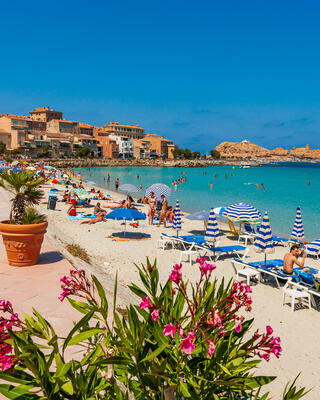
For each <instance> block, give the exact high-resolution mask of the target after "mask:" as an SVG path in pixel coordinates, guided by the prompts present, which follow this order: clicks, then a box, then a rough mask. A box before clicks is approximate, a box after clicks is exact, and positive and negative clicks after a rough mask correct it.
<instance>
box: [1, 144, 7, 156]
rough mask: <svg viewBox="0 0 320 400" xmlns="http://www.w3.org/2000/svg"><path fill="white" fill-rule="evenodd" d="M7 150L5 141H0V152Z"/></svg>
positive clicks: (3, 152)
mask: <svg viewBox="0 0 320 400" xmlns="http://www.w3.org/2000/svg"><path fill="white" fill-rule="evenodd" d="M6 151H7V146H6V145H5V143H3V142H1V141H0V154H5V153H6Z"/></svg>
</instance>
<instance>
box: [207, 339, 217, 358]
mask: <svg viewBox="0 0 320 400" xmlns="http://www.w3.org/2000/svg"><path fill="white" fill-rule="evenodd" d="M214 350H215V346H214V343H213V342H211V341H210V342H209V343H208V355H209V356H212V355H213V354H214Z"/></svg>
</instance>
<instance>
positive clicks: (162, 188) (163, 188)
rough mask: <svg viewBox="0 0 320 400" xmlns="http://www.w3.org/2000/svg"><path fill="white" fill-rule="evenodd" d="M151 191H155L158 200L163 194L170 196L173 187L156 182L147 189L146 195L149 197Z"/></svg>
mask: <svg viewBox="0 0 320 400" xmlns="http://www.w3.org/2000/svg"><path fill="white" fill-rule="evenodd" d="M151 192H153V193H154V195H155V197H156V198H157V200H160V198H161V195H165V196H166V197H168V196H170V194H171V189H170V188H169V186H167V185H165V184H164V183H154V184H153V185H151V186H149V187H148V188H147V189H146V194H145V196H146V197H147V198H149V196H150V193H151Z"/></svg>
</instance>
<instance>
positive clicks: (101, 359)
mask: <svg viewBox="0 0 320 400" xmlns="http://www.w3.org/2000/svg"><path fill="white" fill-rule="evenodd" d="M137 268H138V272H139V277H140V281H141V285H140V286H138V285H136V284H131V285H130V287H129V288H130V290H131V291H132V293H133V294H134V295H135V296H137V297H138V298H141V299H142V301H144V300H143V299H145V298H146V297H147V296H148V297H149V299H150V303H151V304H153V305H154V307H155V308H158V309H161V312H160V314H159V319H158V321H155V320H153V319H152V317H151V315H150V311H149V310H145V309H142V308H140V307H138V306H136V305H130V306H128V307H127V309H126V313H121V314H123V315H121V314H120V313H118V312H117V307H116V295H117V279H116V283H115V289H114V295H113V307H112V315H113V321H112V322H111V323H110V319H111V318H110V315H109V310H110V307H109V303H108V297H109V296H108V295H107V294H106V293H105V291H104V289H103V287H102V285H101V283H100V282H99V281H98V279H97V278H96V277H95V276H93V277H92V281H89V280H88V279H87V278H86V277H85V274H84V272H83V271H82V270H73V271H71V277H63V278H62V282H63V296H62V298H61V296H60V299H61V300H63V298H65V297H67V298H68V301H69V303H70V304H71V306H72V307H73V308H74V309H76V310H77V311H79V312H80V314H81V315H82V318H81V319H80V320H79V321H78V322H77V323H74V327H73V328H72V330H71V331H70V332H69V334H68V335H67V337H66V338H58V335H57V333H56V332H55V330H54V329H53V327H52V326H51V325H50V323H49V322H48V321H47V320H45V319H44V318H43V317H42V316H41V315H40V314H39V313H38V312H37V311H35V310H33V316H32V317H31V316H28V315H25V316H24V322H21V326H22V329H19V331H16V330H15V331H14V330H13V329H12V330H10V336H11V339H10V340H9V342H10V344H11V345H12V346H13V349H14V356H15V358H14V360H16V364H15V366H14V368H12V369H7V370H5V371H4V372H1V373H0V379H1V380H3V381H6V382H9V384H0V393H2V394H4V395H5V396H6V397H7V398H9V399H17V398H19V399H21V400H22V399H32V400H33V399H39V400H40V399H43V400H44V399H48V400H60V399H61V400H62V399H71V400H78V399H79V400H82V399H83V400H84V399H88V400H89V399H91V400H111V399H119V400H122V399H123V400H128V399H129V396H130V397H131V398H134V399H136V400H140V399H141V400H142V399H143V400H145V399H147V400H165V390H166V389H168V388H171V390H173V391H174V393H175V398H176V399H177V400H182V399H192V400H207V399H213V400H244V399H246V400H268V399H269V397H268V393H265V394H263V395H262V394H261V391H262V388H263V387H264V386H265V385H267V384H268V383H269V382H271V381H272V380H274V379H275V377H268V376H256V375H254V371H255V369H256V367H257V366H258V364H259V363H260V360H257V359H255V358H254V357H253V354H252V352H251V351H250V349H252V348H253V347H252V346H253V343H254V340H255V339H254V337H250V329H251V326H252V320H248V321H245V322H243V324H242V330H241V331H240V332H236V331H235V329H234V321H233V319H232V320H230V321H229V322H228V321H227V322H226V323H225V322H224V323H225V328H226V333H225V334H223V335H221V336H220V335H216V336H215V339H214V340H215V351H214V354H213V355H212V356H208V346H207V342H206V340H201V338H199V339H198V340H197V343H196V344H197V346H196V348H195V350H194V351H193V352H192V353H191V354H185V353H184V352H183V351H182V350H181V347H180V344H181V339H180V336H179V335H175V337H174V338H173V339H171V338H169V337H168V336H164V334H163V327H164V325H166V324H168V323H170V322H172V318H173V319H174V321H175V324H176V325H178V324H181V325H183V328H184V329H185V331H186V332H188V331H190V330H192V329H193V327H194V325H193V326H191V324H194V323H195V321H200V320H201V318H203V316H206V315H207V313H208V312H209V311H210V310H211V309H212V307H213V308H214V309H219V310H220V313H221V315H222V312H223V310H224V309H225V306H226V304H228V303H226V302H225V301H226V299H228V298H229V296H230V294H232V293H234V292H232V290H233V284H232V282H229V283H228V284H225V283H224V281H222V282H221V283H220V284H218V282H217V281H216V280H214V281H213V282H209V281H208V280H205V282H204V283H205V285H204V286H203V287H202V286H201V287H200V286H199V287H198V286H197V287H193V286H192V285H190V284H189V286H190V287H189V288H188V291H189V292H190V293H192V296H193V298H194V299H196V302H195V306H196V308H194V309H193V317H190V307H192V305H191V303H189V302H186V296H185V294H184V293H183V290H182V291H180V290H179V291H178V292H175V293H174V291H173V289H174V288H173V283H172V281H170V280H168V281H167V282H166V283H165V284H164V285H162V284H160V281H159V271H158V269H157V265H156V261H155V262H154V263H153V264H151V263H150V261H149V260H147V266H146V267H145V266H143V265H142V266H140V267H138V266H137ZM185 293H186V292H185ZM70 295H72V297H70ZM12 313H13V311H12ZM206 318H207V317H206ZM69 347H71V349H70V351H68V354H69V356H68V358H67V359H66V358H65V352H66V351H67V350H68V348H69ZM248 349H249V350H248ZM75 350H78V352H75ZM75 354H76V355H75ZM70 355H71V357H72V356H74V355H75V358H71V360H70ZM295 382H296V380H295V381H294V382H293V384H292V385H290V386H289V384H288V385H287V386H286V388H285V391H284V394H283V400H298V399H300V398H301V397H303V396H304V395H305V394H306V392H305V389H300V390H299V391H298V390H297V389H296V388H295ZM12 383H13V384H14V385H15V386H13V385H11V384H12ZM120 388H121V390H120Z"/></svg>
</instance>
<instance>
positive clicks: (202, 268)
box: [199, 258, 216, 275]
mask: <svg viewBox="0 0 320 400" xmlns="http://www.w3.org/2000/svg"><path fill="white" fill-rule="evenodd" d="M199 264H200V266H199V269H200V271H201V272H202V273H203V274H205V275H207V273H208V272H209V273H211V272H212V271H213V270H214V269H215V268H216V266H215V265H212V264H208V263H207V262H205V258H200V259H199Z"/></svg>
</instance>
